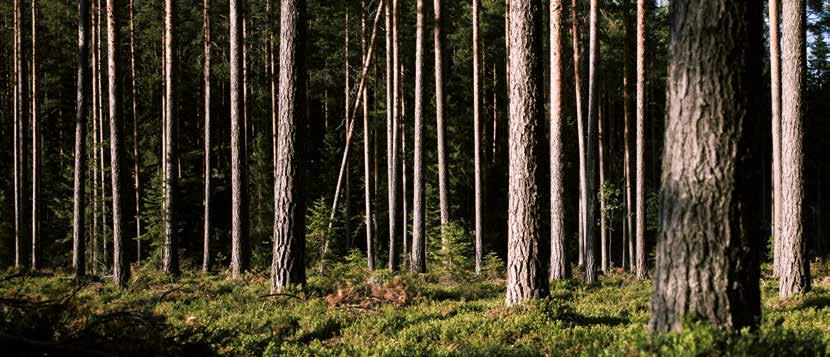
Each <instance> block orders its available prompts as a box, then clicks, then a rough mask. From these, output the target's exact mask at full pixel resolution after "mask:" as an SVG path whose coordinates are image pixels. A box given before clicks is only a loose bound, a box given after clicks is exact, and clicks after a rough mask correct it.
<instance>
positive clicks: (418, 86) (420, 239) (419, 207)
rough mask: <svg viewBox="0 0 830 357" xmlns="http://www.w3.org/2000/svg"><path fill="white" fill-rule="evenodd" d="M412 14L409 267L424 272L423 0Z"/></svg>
mask: <svg viewBox="0 0 830 357" xmlns="http://www.w3.org/2000/svg"><path fill="white" fill-rule="evenodd" d="M416 6H417V10H416V11H417V15H416V18H415V88H414V91H415V108H414V109H415V111H414V116H415V118H414V128H413V129H414V132H415V133H414V134H415V138H414V144H413V145H414V151H413V155H412V271H415V272H418V273H425V272H426V270H427V261H426V260H427V259H426V232H425V222H424V208H425V207H424V206H425V205H426V202H425V198H426V197H425V196H424V148H423V143H424V0H417V3H416Z"/></svg>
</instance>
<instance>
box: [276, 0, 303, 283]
mask: <svg viewBox="0 0 830 357" xmlns="http://www.w3.org/2000/svg"><path fill="white" fill-rule="evenodd" d="M280 6H281V7H280V73H279V98H278V99H279V106H278V107H279V122H278V123H277V125H278V128H277V134H276V135H277V160H278V161H277V162H278V165H277V166H276V167H275V168H274V175H275V176H274V178H275V182H274V252H273V262H272V266H271V291H272V292H275V293H276V292H280V291H282V290H283V289H285V288H286V287H288V286H291V285H298V284H305V278H306V274H305V262H304V256H305V204H304V201H303V197H302V189H301V187H302V186H301V184H302V183H301V181H300V176H301V175H300V164H301V162H302V161H301V160H302V157H301V153H302V146H301V144H300V141H299V139H300V137H301V129H302V127H303V126H304V125H305V120H303V119H304V118H303V115H304V113H305V112H306V111H305V109H304V106H305V103H304V100H305V91H306V89H305V80H304V78H305V66H304V65H303V61H302V60H301V56H302V53H303V50H304V46H305V21H306V20H305V11H306V8H305V6H306V5H305V0H281V2H280Z"/></svg>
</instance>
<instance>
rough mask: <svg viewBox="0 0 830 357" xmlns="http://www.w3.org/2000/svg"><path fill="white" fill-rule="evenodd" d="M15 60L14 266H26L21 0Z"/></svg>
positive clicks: (25, 125)
mask: <svg viewBox="0 0 830 357" xmlns="http://www.w3.org/2000/svg"><path fill="white" fill-rule="evenodd" d="M14 7H15V31H14V32H15V35H16V38H15V53H16V54H15V62H16V66H17V73H16V75H15V78H16V83H17V86H16V88H17V94H16V97H15V98H16V99H17V112H16V113H17V133H16V136H15V139H16V140H17V143H16V146H15V148H16V149H17V154H16V155H15V157H16V161H15V164H16V165H17V169H16V170H15V178H16V179H17V185H16V187H15V197H16V198H15V202H16V205H15V268H16V269H23V268H24V265H25V262H24V261H25V259H26V257H25V256H26V254H25V253H23V250H22V249H23V247H22V246H21V245H22V244H23V239H25V237H26V236H27V235H28V228H29V227H27V226H28V225H27V224H26V223H25V222H24V221H25V218H24V216H23V215H24V214H25V213H24V212H26V211H27V209H28V205H29V204H30V200H29V197H27V196H28V195H27V194H26V190H25V189H24V187H26V184H27V180H26V176H27V175H25V174H24V172H26V171H27V168H28V166H29V160H28V158H27V155H26V151H27V145H26V138H27V136H28V135H27V128H28V115H29V109H30V107H29V89H28V83H27V82H28V80H29V78H28V70H27V68H26V67H27V65H28V63H27V61H26V55H25V53H24V49H23V6H22V1H21V0H15V2H14Z"/></svg>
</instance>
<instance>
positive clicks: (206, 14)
mask: <svg viewBox="0 0 830 357" xmlns="http://www.w3.org/2000/svg"><path fill="white" fill-rule="evenodd" d="M267 4H268V5H267V11H268V24H269V26H270V24H271V23H273V21H272V19H271V0H268V2H267ZM202 22H203V27H202V46H203V48H204V56H205V62H204V68H203V69H202V71H203V77H204V96H205V97H204V102H205V103H204V105H205V108H204V111H205V137H204V142H205V149H204V151H205V152H204V155H205V178H204V180H205V192H204V210H205V212H204V228H203V232H202V234H203V236H202V271H203V272H208V271H209V270H210V235H211V231H212V228H211V221H210V209H211V208H210V201H211V200H210V194H211V192H212V189H211V166H210V156H211V155H210V154H211V141H210V124H211V122H210V60H211V54H210V0H204V1H203V3H202ZM269 29H270V27H269ZM268 36H269V37H268V65H269V68H270V69H271V70H272V71H273V67H274V66H273V44H272V43H273V40H274V39H273V35H272V34H271V32H270V31H269V32H268ZM270 81H271V86H272V90H271V100H272V101H273V74H272V77H271V79H270ZM272 112H273V110H272ZM272 116H273V113H272Z"/></svg>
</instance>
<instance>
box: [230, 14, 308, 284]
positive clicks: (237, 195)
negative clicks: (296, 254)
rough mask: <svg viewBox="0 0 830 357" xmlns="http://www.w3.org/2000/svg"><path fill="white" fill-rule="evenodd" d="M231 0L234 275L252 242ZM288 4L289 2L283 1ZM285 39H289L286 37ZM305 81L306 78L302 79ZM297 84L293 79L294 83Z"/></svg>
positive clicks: (238, 27) (238, 33) (237, 25)
mask: <svg viewBox="0 0 830 357" xmlns="http://www.w3.org/2000/svg"><path fill="white" fill-rule="evenodd" d="M243 1H244V0H231V1H230V16H229V22H230V69H231V73H230V77H231V78H230V84H231V88H230V90H231V91H230V93H231V275H232V276H233V278H234V279H235V278H237V277H239V274H241V273H242V272H244V271H245V270H246V269H247V252H246V247H247V246H248V243H247V242H248V238H249V237H248V177H247V175H245V171H246V169H245V167H246V166H247V165H248V163H247V162H248V158H247V156H245V140H246V139H245V127H244V125H245V123H244V108H243V107H244V105H245V103H244V101H243V94H242V93H241V91H244V90H245V87H244V86H243V83H242V82H243V81H242V67H243V66H244V64H243V62H242V47H243V46H244V43H243V41H242V38H241V37H242V21H243V17H242V6H243V5H242V2H243ZM283 6H285V2H283ZM284 41H285V40H284ZM300 82H302V81H300ZM292 84H293V83H292Z"/></svg>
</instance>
